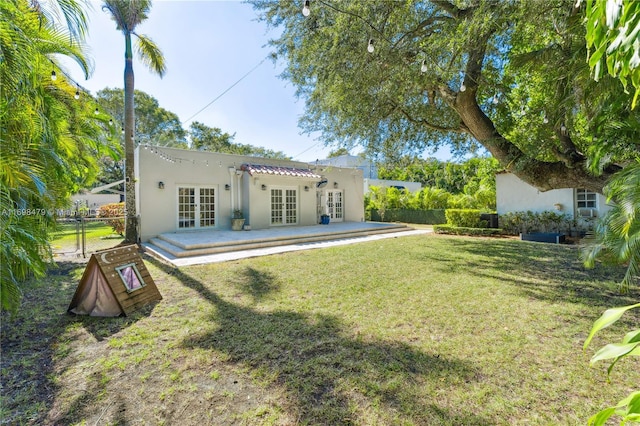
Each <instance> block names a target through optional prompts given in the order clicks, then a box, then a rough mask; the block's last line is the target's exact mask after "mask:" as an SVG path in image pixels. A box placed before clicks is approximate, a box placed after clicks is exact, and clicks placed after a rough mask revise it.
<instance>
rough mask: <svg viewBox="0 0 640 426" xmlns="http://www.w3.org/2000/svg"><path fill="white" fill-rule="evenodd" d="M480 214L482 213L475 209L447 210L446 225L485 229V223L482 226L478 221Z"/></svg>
mask: <svg viewBox="0 0 640 426" xmlns="http://www.w3.org/2000/svg"><path fill="white" fill-rule="evenodd" d="M481 214H482V212H481V211H480V210H476V209H447V210H446V217H447V225H451V226H458V227H462V228H486V223H484V224H483V223H482V221H481V220H480V215H481ZM485 222H486V221H485Z"/></svg>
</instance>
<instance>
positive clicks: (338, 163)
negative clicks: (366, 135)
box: [310, 154, 422, 194]
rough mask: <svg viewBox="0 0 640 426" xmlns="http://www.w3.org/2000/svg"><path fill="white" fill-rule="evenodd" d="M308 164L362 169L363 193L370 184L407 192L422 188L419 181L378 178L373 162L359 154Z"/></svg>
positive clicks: (367, 190)
mask: <svg viewBox="0 0 640 426" xmlns="http://www.w3.org/2000/svg"><path fill="white" fill-rule="evenodd" d="M310 165H311V166H313V165H318V166H333V167H344V168H351V169H358V170H362V176H363V177H364V181H363V184H364V186H363V190H364V193H365V194H366V193H367V192H369V187H371V186H377V187H382V188H389V187H395V188H398V189H406V190H408V191H409V192H416V191H420V189H422V184H421V183H420V182H405V181H399V180H387V179H378V168H377V167H376V166H375V164H373V163H372V162H371V161H369V160H367V159H366V158H363V157H360V156H359V155H348V154H346V155H339V156H337V157H331V158H327V159H324V160H316V162H315V163H310Z"/></svg>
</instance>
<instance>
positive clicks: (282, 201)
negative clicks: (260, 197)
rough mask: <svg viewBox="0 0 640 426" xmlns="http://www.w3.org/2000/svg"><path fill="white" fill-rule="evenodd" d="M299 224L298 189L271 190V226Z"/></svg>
mask: <svg viewBox="0 0 640 426" xmlns="http://www.w3.org/2000/svg"><path fill="white" fill-rule="evenodd" d="M297 223H298V191H297V189H295V188H271V225H274V226H277V225H295V224H297Z"/></svg>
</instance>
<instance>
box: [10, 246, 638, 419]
mask: <svg viewBox="0 0 640 426" xmlns="http://www.w3.org/2000/svg"><path fill="white" fill-rule="evenodd" d="M576 255H577V251H576V250H575V248H574V247H568V246H556V245H546V244H536V243H526V242H521V241H516V240H506V239H499V240H494V239H485V238H467V237H450V236H436V235H429V236H413V237H402V238H396V239H386V240H381V241H377V242H372V243H361V244H356V245H350V246H342V247H334V248H327V249H321V250H310V251H303V252H293V253H287V254H283V255H275V256H267V257H260V258H253V259H247V260H242V261H235V262H227V263H221V264H211V265H200V266H192V267H188V268H181V269H179V270H177V269H174V268H172V267H169V266H167V265H166V264H163V263H161V262H158V261H156V260H154V259H151V258H146V264H147V266H148V268H149V270H150V272H151V275H152V276H153V277H154V280H155V282H156V284H157V285H158V288H159V289H160V292H161V293H162V295H163V297H164V299H163V300H162V302H160V303H158V304H157V305H155V306H149V307H148V308H146V309H145V310H143V311H141V312H138V313H136V314H134V315H132V316H130V317H127V318H107V319H105V318H88V317H71V316H67V315H66V314H65V311H66V307H67V305H68V303H69V301H70V300H71V297H72V295H73V292H74V291H75V287H76V285H77V280H78V278H79V275H80V274H81V273H82V269H83V264H78V263H75V264H74V263H62V264H61V267H60V268H59V269H58V270H56V271H53V273H52V275H50V276H49V277H48V278H47V279H46V280H41V281H34V282H31V283H29V284H28V286H27V287H25V301H24V304H23V307H22V309H21V311H20V312H19V313H18V315H17V316H16V317H15V318H8V317H3V318H2V319H3V330H2V351H3V357H2V373H3V374H2V399H1V400H0V402H1V404H0V406H1V407H2V411H1V412H0V418H2V419H5V420H3V422H6V423H11V424H16V423H17V424H83V423H86V424H186V425H189V424H193V425H196V424H216V425H223V424H252V425H253V424H259V425H263V424H269V425H270V424H286V425H289V424H327V425H328V424H331V425H333V424H354V425H356V424H357V425H396V424H401V425H425V424H429V425H432V424H456V425H457V424H464V425H474V424H477V425H481V424H482V425H484V424H505V425H507V424H508V425H512V424H569V425H571V424H584V423H585V422H586V419H587V418H588V417H589V416H590V415H591V414H593V413H595V412H597V411H598V410H599V409H600V408H603V407H604V406H607V405H611V404H612V403H615V402H617V401H618V400H620V399H621V398H622V397H623V396H626V395H627V394H628V393H629V391H630V390H631V389H632V388H634V387H636V388H637V383H640V368H638V366H639V364H638V362H637V360H636V361H632V360H624V361H622V362H621V363H619V365H617V366H616V368H615V369H614V371H613V374H612V378H611V383H608V382H607V380H606V366H605V365H604V364H603V365H596V368H589V358H590V356H591V354H592V353H593V351H595V350H596V349H597V348H598V347H600V346H602V345H603V344H605V343H608V342H610V341H613V340H619V338H620V336H622V335H623V334H624V332H625V331H626V330H628V329H630V328H631V325H632V324H634V323H635V324H637V323H638V319H639V317H638V315H637V314H636V313H633V314H631V315H629V316H628V317H627V318H626V319H623V321H622V322H621V323H619V324H615V325H614V326H612V327H610V328H609V329H607V330H605V331H604V332H603V333H602V335H598V336H597V337H596V341H594V343H593V344H592V347H591V348H590V349H589V350H588V351H587V352H583V351H582V344H583V342H584V339H585V338H586V336H587V334H588V332H589V330H590V327H591V324H592V322H593V321H594V320H595V319H596V318H597V317H598V316H599V315H600V314H601V313H602V311H603V310H605V309H606V308H608V307H612V306H621V305H625V304H630V303H632V302H633V301H635V300H637V299H638V293H637V290H638V289H635V290H636V293H635V294H634V295H632V296H621V295H618V294H617V291H616V289H617V287H616V286H617V282H619V280H620V279H621V277H622V274H623V271H622V270H620V269H615V268H614V269H612V268H598V269H596V270H592V271H589V270H585V269H584V268H583V267H582V266H581V263H580V262H579V261H578V260H577V256H576ZM634 315H635V316H634ZM634 362H635V363H634Z"/></svg>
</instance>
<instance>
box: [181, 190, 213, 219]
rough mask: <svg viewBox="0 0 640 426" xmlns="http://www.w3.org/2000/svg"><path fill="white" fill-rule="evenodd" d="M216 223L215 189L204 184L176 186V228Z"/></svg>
mask: <svg viewBox="0 0 640 426" xmlns="http://www.w3.org/2000/svg"><path fill="white" fill-rule="evenodd" d="M215 225H216V190H215V188H212V187H206V186H179V187H178V229H192V228H209V227H212V226H215Z"/></svg>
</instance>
